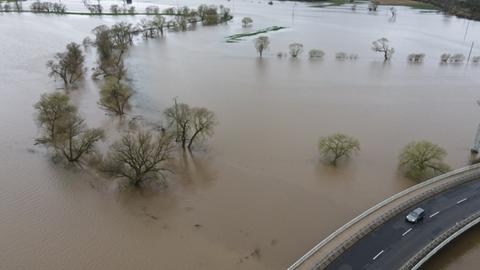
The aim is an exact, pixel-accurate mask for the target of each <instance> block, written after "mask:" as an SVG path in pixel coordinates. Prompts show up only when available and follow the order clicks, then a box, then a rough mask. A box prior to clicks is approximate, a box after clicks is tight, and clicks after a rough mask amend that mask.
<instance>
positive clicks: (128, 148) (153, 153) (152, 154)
mask: <svg viewBox="0 0 480 270" xmlns="http://www.w3.org/2000/svg"><path fill="white" fill-rule="evenodd" d="M170 151H171V138H170V137H168V136H165V135H161V134H154V133H153V132H149V131H138V132H134V133H127V134H126V135H124V136H123V137H122V138H121V139H120V140H119V141H117V142H115V143H114V144H113V145H112V146H111V147H110V151H109V153H108V157H107V162H106V168H105V170H106V171H108V172H109V173H111V174H113V175H116V176H119V177H124V178H126V179H128V181H129V183H130V184H131V185H133V186H135V187H140V186H142V185H143V184H144V183H145V182H146V181H150V180H154V179H158V177H159V176H160V177H162V178H164V177H165V176H164V172H165V171H168V169H167V168H166V167H165V162H166V161H167V160H168V159H169V157H170Z"/></svg>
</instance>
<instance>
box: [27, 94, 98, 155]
mask: <svg viewBox="0 0 480 270" xmlns="http://www.w3.org/2000/svg"><path fill="white" fill-rule="evenodd" d="M35 109H37V111H38V116H37V122H38V123H39V125H40V128H41V132H42V136H41V137H40V138H37V139H36V140H35V144H41V145H44V146H46V147H53V148H54V149H55V151H56V152H57V153H59V154H61V155H62V156H63V157H64V158H65V159H66V160H67V161H69V162H76V161H79V159H80V158H81V157H82V156H83V155H84V154H88V153H90V152H92V151H93V150H94V146H95V143H96V142H97V141H98V140H100V139H102V138H103V131H102V130H101V129H89V128H87V126H86V124H85V123H84V120H83V119H82V118H81V117H80V116H79V115H78V113H77V109H76V108H75V107H74V106H73V105H70V104H69V98H68V96H67V95H65V94H61V93H53V94H44V95H42V97H41V98H40V101H39V102H37V103H36V104H35Z"/></svg>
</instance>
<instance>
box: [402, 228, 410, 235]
mask: <svg viewBox="0 0 480 270" xmlns="http://www.w3.org/2000/svg"><path fill="white" fill-rule="evenodd" d="M411 230H412V228H410V229H408V230H406V231H405V232H404V233H402V236H405V235H407V233H409V232H410V231H411Z"/></svg>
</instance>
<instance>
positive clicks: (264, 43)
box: [255, 36, 270, 58]
mask: <svg viewBox="0 0 480 270" xmlns="http://www.w3.org/2000/svg"><path fill="white" fill-rule="evenodd" d="M269 45H270V39H268V37H267V36H259V37H258V38H256V39H255V49H257V52H258V54H259V55H260V58H262V56H263V51H264V50H266V49H268V46H269Z"/></svg>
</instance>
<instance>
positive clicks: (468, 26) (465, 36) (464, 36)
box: [463, 21, 470, 41]
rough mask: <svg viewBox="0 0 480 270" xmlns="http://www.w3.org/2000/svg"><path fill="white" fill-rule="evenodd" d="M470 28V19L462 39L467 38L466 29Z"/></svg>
mask: <svg viewBox="0 0 480 270" xmlns="http://www.w3.org/2000/svg"><path fill="white" fill-rule="evenodd" d="M469 28H470V21H468V23H467V28H466V29H465V35H463V41H465V40H466V39H467V34H468V29H469Z"/></svg>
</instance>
